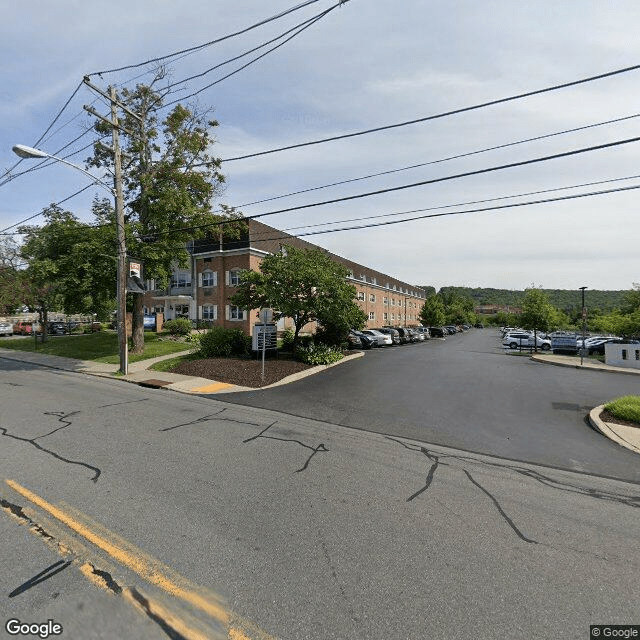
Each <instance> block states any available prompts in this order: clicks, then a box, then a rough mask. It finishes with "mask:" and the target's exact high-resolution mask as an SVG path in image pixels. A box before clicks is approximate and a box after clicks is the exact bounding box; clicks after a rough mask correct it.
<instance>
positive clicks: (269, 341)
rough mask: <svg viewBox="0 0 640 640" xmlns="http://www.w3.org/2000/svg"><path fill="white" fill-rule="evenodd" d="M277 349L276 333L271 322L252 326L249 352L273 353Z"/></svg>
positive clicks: (274, 326)
mask: <svg viewBox="0 0 640 640" xmlns="http://www.w3.org/2000/svg"><path fill="white" fill-rule="evenodd" d="M277 348H278V331H277V327H276V325H275V324H274V323H273V322H268V323H257V324H255V325H254V326H253V336H252V340H251V350H252V351H257V352H258V353H261V352H262V351H263V350H264V351H275V350H276V349H277Z"/></svg>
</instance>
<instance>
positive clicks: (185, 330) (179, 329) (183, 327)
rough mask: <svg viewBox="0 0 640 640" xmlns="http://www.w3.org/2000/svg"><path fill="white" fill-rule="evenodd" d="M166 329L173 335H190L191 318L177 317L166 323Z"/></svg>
mask: <svg viewBox="0 0 640 640" xmlns="http://www.w3.org/2000/svg"><path fill="white" fill-rule="evenodd" d="M164 331H166V332H167V333H170V334H171V335H172V336H188V335H189V334H190V333H191V320H189V319H188V318H176V319H175V320H169V321H167V322H165V323H164Z"/></svg>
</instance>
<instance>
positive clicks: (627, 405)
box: [604, 396, 640, 423]
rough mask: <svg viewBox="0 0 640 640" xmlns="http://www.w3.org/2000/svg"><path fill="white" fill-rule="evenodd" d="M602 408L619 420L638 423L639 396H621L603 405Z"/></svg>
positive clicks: (639, 412)
mask: <svg viewBox="0 0 640 640" xmlns="http://www.w3.org/2000/svg"><path fill="white" fill-rule="evenodd" d="M604 408H605V409H606V410H607V411H608V412H609V413H611V414H613V415H614V416H615V417H616V418H619V419H620V420H629V421H630V422H638V423H640V396H623V397H622V398H616V399H615V400H612V401H611V402H609V403H607V404H605V405H604Z"/></svg>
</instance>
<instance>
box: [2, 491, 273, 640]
mask: <svg viewBox="0 0 640 640" xmlns="http://www.w3.org/2000/svg"><path fill="white" fill-rule="evenodd" d="M6 483H7V485H9V487H11V488H12V489H13V490H14V491H15V492H16V493H18V494H20V495H21V496H23V497H24V498H26V499H27V500H29V501H30V502H31V503H33V504H34V505H36V506H37V507H39V508H40V509H42V510H43V511H45V512H46V513H48V514H49V515H51V516H53V517H54V518H55V519H56V520H58V521H59V522H61V523H63V524H64V525H66V526H67V527H68V528H69V529H71V530H72V531H74V532H75V533H77V534H78V535H80V536H82V537H83V538H85V539H86V540H87V541H89V542H91V543H92V544H93V545H95V546H96V547H98V548H99V549H101V550H102V551H103V552H105V553H106V554H108V555H109V556H110V557H111V558H113V559H114V560H116V561H117V562H118V563H120V564H121V565H123V566H125V567H127V568H128V569H130V570H132V571H134V572H135V573H136V574H138V575H139V576H140V577H141V578H143V579H144V580H146V581H147V582H149V583H150V584H152V585H154V586H156V587H158V588H160V589H162V590H163V591H165V592H167V593H169V594H170V595H172V596H174V597H175V598H178V599H180V600H182V601H183V602H186V603H187V604H189V605H191V606H192V607H194V608H195V609H198V610H199V611H202V612H203V613H205V614H207V615H208V616H209V617H210V618H212V619H213V620H214V621H215V622H216V623H218V624H221V625H223V626H224V628H225V629H227V634H228V635H227V637H228V638H229V639H231V640H252V639H251V638H249V637H248V636H246V635H245V634H244V632H243V631H242V630H241V629H240V628H239V626H236V625H234V624H232V623H231V621H232V618H233V619H234V620H236V619H238V618H237V617H236V616H232V614H231V613H230V612H229V611H228V610H227V609H226V608H225V607H224V605H223V603H222V599H221V598H220V597H219V596H217V595H216V594H214V593H206V592H205V590H204V589H201V588H199V587H197V586H195V585H193V584H191V583H190V582H189V581H188V580H187V579H186V578H184V577H182V576H180V575H178V574H177V573H176V572H174V571H173V570H171V569H170V568H169V567H166V566H165V565H163V564H162V563H160V562H159V561H157V560H155V559H153V558H151V557H150V556H148V555H146V554H144V553H143V552H142V551H140V550H134V549H133V547H132V546H131V545H129V544H126V545H125V544H124V543H123V542H120V543H116V542H115V541H114V539H116V538H117V536H115V534H111V535H108V534H107V533H106V530H105V533H103V534H102V535H101V534H99V533H96V531H94V530H93V529H92V528H91V527H89V526H87V525H86V524H83V523H82V522H80V521H79V519H78V518H74V517H72V516H71V515H70V514H69V513H67V512H66V511H65V510H63V509H61V508H60V507H57V506H55V505H52V504H51V503H49V502H47V501H46V500H44V499H43V498H41V497H40V496H38V495H36V494H35V493H33V492H32V491H29V489H26V488H25V487H23V486H21V485H20V484H18V483H17V482H15V481H13V480H6ZM87 520H88V519H87ZM109 538H111V539H109ZM126 547H128V548H126ZM124 595H125V598H126V599H128V600H130V601H131V600H132V596H131V593H130V592H129V591H125V593H124ZM134 604H135V602H134ZM152 606H153V608H154V613H155V614H156V615H161V616H162V617H163V618H169V619H170V620H167V622H170V623H173V624H172V626H174V627H176V630H177V631H179V632H180V633H181V634H183V635H184V636H185V638H188V639H189V640H210V636H209V637H207V636H204V635H202V632H200V631H197V630H195V629H189V628H188V627H187V625H185V624H181V623H180V620H178V619H176V616H175V614H171V613H170V612H168V610H166V609H165V608H164V607H162V606H161V605H158V604H157V603H154V604H153V605H152ZM163 614H164V615H163ZM248 624H249V626H253V625H250V623H248ZM178 627H179V628H178ZM256 632H257V636H258V637H260V638H261V639H263V640H267V639H270V638H271V636H269V635H268V634H266V633H265V632H263V631H261V630H258V629H257V628H256Z"/></svg>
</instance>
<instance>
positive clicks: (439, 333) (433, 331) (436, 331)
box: [429, 327, 449, 338]
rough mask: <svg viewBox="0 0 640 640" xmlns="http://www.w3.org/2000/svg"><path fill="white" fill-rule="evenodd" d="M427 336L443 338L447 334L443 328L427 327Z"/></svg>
mask: <svg viewBox="0 0 640 640" xmlns="http://www.w3.org/2000/svg"><path fill="white" fill-rule="evenodd" d="M429 335H430V336H431V337H432V338H444V337H445V336H446V335H449V332H448V331H445V329H444V327H429Z"/></svg>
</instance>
